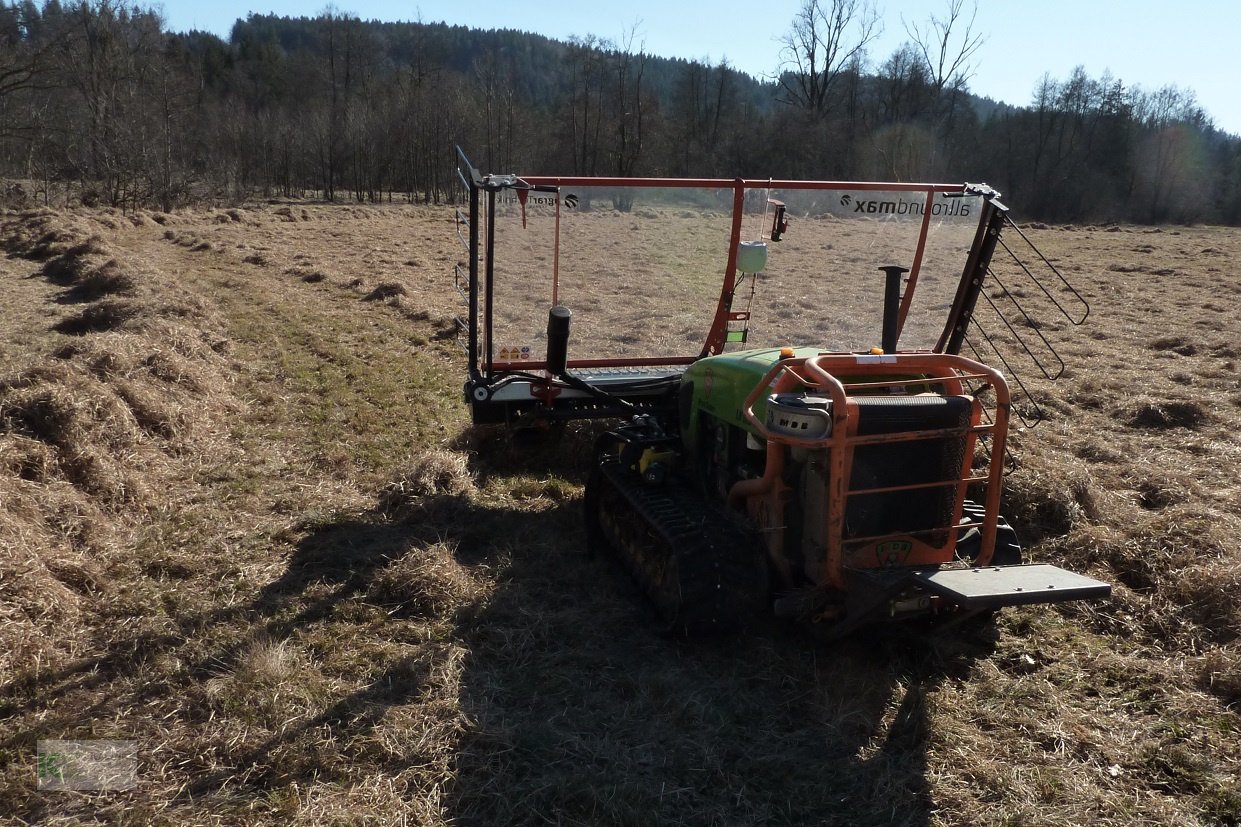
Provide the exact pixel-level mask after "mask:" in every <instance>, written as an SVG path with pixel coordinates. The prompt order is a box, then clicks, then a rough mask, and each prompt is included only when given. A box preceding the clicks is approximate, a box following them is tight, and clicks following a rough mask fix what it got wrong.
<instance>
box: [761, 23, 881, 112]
mask: <svg viewBox="0 0 1241 827" xmlns="http://www.w3.org/2000/svg"><path fill="white" fill-rule="evenodd" d="M882 32H883V26H882V24H881V23H880V22H879V13H878V11H877V10H876V9H875V6H874V4H873V3H872V2H870V0H803V2H802V5H801V9H799V10H798V12H797V15H796V16H795V17H794V18H793V27H792V29H791V30H790V31H789V32H788V33H787V34H786V35H784V37H783V39H782V43H783V49H781V60H782V63H781V66H780V69H781V71H780V78H779V81H780V87H781V89H782V90H783V91H784V94H785V95H786V96H787V97H786V102H788V103H792V104H794V105H796V106H798V107H800V108H802V109H806V110H808V111H811V112H814V113H817V114H826V113H827V112H828V111H830V109H831V107H832V103H833V101H832V91H833V90H834V88H835V86H836V83H837V81H838V80H839V78H840V77H841V75H842V74H844V73H845V72H847V71H848V70H849V68H850V67H853V66H857V65H860V63H861V61H862V58H863V57H864V55H865V52H866V46H867V45H868V44H869V43H870V42H871V41H873V40H874V39H875V38H877V37H878V36H879V35H880V34H882Z"/></svg>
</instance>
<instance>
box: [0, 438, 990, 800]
mask: <svg viewBox="0 0 1241 827" xmlns="http://www.w3.org/2000/svg"><path fill="white" fill-rule="evenodd" d="M554 450H557V451H560V450H564V451H566V452H567V454H568V455H569V456H571V457H577V455H578V448H577V447H576V446H574V445H572V444H570V445H569V446H568V447H567V448H563V449H561V448H557V449H554ZM527 459H528V457H527V458H525V459H523V458H521V457H520V456H519V455H518V459H517V460H516V462H515V463H510V462H508V461H507V460H500V461H494V460H493V461H492V462H491V463H490V464H488V465H487V466H486V467H483V466H481V465H476V468H475V472H476V473H477V474H478V475H479V476H480V477H481V478H486V477H489V476H491V477H499V478H504V477H507V476H509V475H511V474H513V473H515V472H514V469H515V468H516V469H519V470H520V469H525V468H526V467H527V465H526V460H527ZM574 462H576V459H575V460H574ZM572 464H573V463H570V465H572ZM543 467H546V466H543ZM575 475H576V472H575V471H572V470H571V471H568V472H566V475H565V478H566V479H569V480H575ZM496 488H497V489H499V488H501V486H497V487H496ZM489 490H494V489H486V488H484V489H481V490H478V491H474V492H472V493H467V494H464V495H460V496H436V497H429V498H425V499H423V500H421V501H419V502H417V503H414V504H413V505H412V506H411V507H410V508H408V509H407V510H405V511H404V512H402V513H400V514H394V513H392V512H391V511H390V510H385V509H386V508H388V506H386V505H381V506H377V507H376V508H375V509H374V510H373V511H371V512H366V513H361V514H353V515H347V516H343V517H338V518H331V519H327V520H323V521H320V522H318V523H317V524H315V525H313V526H308V527H307V529H308V530H307V531H306V533H305V534H304V536H302V537H301V539H300V540H299V541H298V542H297V544H296V547H295V548H294V551H293V553H292V554H291V555H290V557H289V559H288V562H287V566H286V567H285V570H284V571H283V572H282V573H281V574H280V575H279V576H278V577H276V578H275V579H273V580H271V581H270V582H269V583H267V584H266V585H265V586H263V587H262V588H261V589H260V590H259V591H258V592H257V593H256V594H255V595H254V596H253V597H252V599H250V600H248V601H245V602H244V603H241V604H239V605H237V606H235V607H228V608H219V609H214V610H211V611H207V612H201V613H187V614H184V615H174V616H173V617H172V618H171V620H172V621H173V622H174V623H175V629H174V630H172V631H168V632H164V633H160V634H155V633H150V634H137V635H133V636H131V637H128V638H124V637H122V638H120V639H118V640H117V642H116V645H115V648H114V649H113V650H112V651H111V652H109V653H108V654H107V655H105V656H102V657H99V658H94V659H90V660H84V661H80V662H78V663H76V664H74V665H73V666H72V667H71V668H67V669H64V670H60V671H58V672H52V673H40V674H38V675H27V676H25V678H24V681H25V683H24V684H23V688H22V690H21V691H20V692H19V693H16V696H14V697H16V699H15V700H12V701H9V702H7V703H6V704H5V705H4V706H2V707H0V714H4V715H6V716H7V715H13V714H17V713H21V712H23V711H25V712H27V713H28V712H30V711H31V710H34V709H40V710H47V711H48V714H47V715H46V716H44V717H41V719H40V725H39V729H40V730H41V731H40V732H39V733H34V732H28V733H23V734H21V735H18V736H13V737H11V738H9V739H7V740H5V741H0V748H9V749H13V748H15V747H19V746H20V747H21V748H23V749H24V748H25V746H27V745H29V746H30V747H31V748H32V749H33V741H34V739H35V738H36V737H72V730H73V728H74V726H75V725H76V726H78V727H81V726H82V725H83V724H82V722H84V721H86V722H89V721H90V720H92V719H94V720H108V719H116V718H118V717H121V716H122V713H121V712H120V710H122V709H124V710H136V709H143V708H144V707H146V706H147V705H154V706H158V705H159V704H161V703H163V704H164V705H165V706H167V704H168V703H169V700H168V699H169V698H170V697H172V696H176V695H177V693H181V694H182V695H183V696H184V697H185V699H186V700H185V701H184V703H183V708H180V709H178V710H177V712H176V714H178V715H180V716H182V718H183V719H184V721H183V724H184V726H185V728H186V729H188V730H189V732H190V733H191V734H190V736H189V737H188V738H187V737H183V738H182V739H181V740H180V741H179V743H181V744H182V747H183V748H188V746H189V745H190V744H193V743H194V739H196V738H197V739H198V740H199V741H201V742H202V744H203V745H204V746H203V747H202V749H203V751H204V753H212V754H211V755H204V756H201V757H200V756H194V755H190V756H174V757H175V758H176V759H178V760H179V762H180V764H181V766H183V767H184V770H183V771H184V773H185V775H186V778H185V779H184V783H183V784H181V785H180V786H179V789H178V790H177V792H176V793H175V797H174V800H173V801H172V802H170V804H171V805H172V806H174V807H176V808H181V811H182V812H183V813H184V814H185V815H186V816H187V820H198V817H197V816H192V812H198V813H199V814H200V815H204V816H205V814H207V813H213V814H215V815H214V816H213V817H216V816H223V817H227V814H229V813H232V814H235V815H238V817H240V815H239V814H241V813H247V812H249V813H253V812H265V811H269V810H272V809H277V810H278V809H279V807H280V806H281V805H279V804H278V802H279V801H281V800H284V799H287V798H288V797H289V796H292V797H293V798H294V799H296V797H297V795H298V793H296V791H297V790H306V789H311V788H313V789H320V790H321V789H325V788H334V789H345V790H348V789H350V788H351V787H353V786H355V785H358V786H361V785H362V782H363V780H365V779H376V778H393V777H401V778H405V779H407V781H406V783H408V784H409V785H410V790H409V792H408V794H407V795H408V796H409V797H416V796H426V795H430V794H431V793H430V792H429V791H430V790H431V789H432V788H434V789H437V790H441V791H442V793H439V794H438V798H437V802H438V804H437V806H438V808H439V809H440V810H441V811H442V813H443V815H444V817H445V818H447V819H450V820H452V821H453V822H454V823H460V824H467V825H471V824H479V825H483V824H535V823H549V822H551V823H606V824H634V825H639V824H641V825H646V824H656V823H666V824H676V823H685V824H806V823H827V824H832V823H839V824H926V823H929V821H930V813H931V812H932V809H933V804H934V802H933V801H932V800H931V796H930V792H929V787H928V784H927V778H926V772H927V768H926V752H927V738H928V732H929V728H930V718H931V715H932V711H931V710H930V709H929V706H928V700H927V699H928V697H929V696H930V695H931V694H932V693H933V692H934V691H935V690H936V688H937V687H938V686H939V685H940V683H941V682H942V681H943V680H944V678H945V677H947V676H954V675H964V674H965V673H966V672H967V671H968V669H969V665H970V663H972V662H973V660H974V659H976V658H978V657H985V656H986V655H987V654H988V652H989V651H990V645H989V643H988V642H987V641H983V642H980V643H977V644H962V643H960V642H959V641H955V640H952V641H940V640H927V639H923V638H919V637H917V636H913V635H911V634H910V633H909V632H908V630H905V631H896V630H892V631H887V632H883V633H876V634H872V635H869V636H867V637H857V638H853V639H850V640H848V641H845V642H842V643H838V644H834V645H833V646H831V647H825V646H823V645H821V644H816V643H814V642H811V641H810V640H808V638H807V636H806V635H805V634H804V633H802V632H800V631H799V630H797V629H796V628H792V627H785V626H780V625H778V624H776V623H774V622H771V623H768V624H766V625H761V626H760V627H759V628H756V629H753V630H751V631H749V632H748V633H746V634H744V635H741V636H739V637H735V638H730V639H726V640H696V641H693V640H691V641H683V640H668V639H665V638H663V637H661V636H660V635H659V626H658V624H657V623H656V622H655V620H654V618H653V616H652V612H651V610H650V608H649V606H648V605H647V604H646V603H645V602H644V600H643V598H642V597H641V596H640V593H639V592H638V590H637V589H636V587H634V586H633V585H632V584H631V583H630V581H629V580H628V578H627V577H626V576H625V575H624V574H623V573H621V572H620V570H619V567H618V566H616V565H614V564H613V563H612V562H610V561H609V560H607V559H606V558H605V559H598V558H589V557H587V556H586V555H585V554H584V553H583V548H584V543H585V537H584V532H583V530H582V526H581V524H582V519H581V509H580V501H579V500H578V499H577V498H576V497H575V496H572V495H566V494H565V488H564V486H562V485H545V486H542V487H540V485H539V484H533V485H527V486H526V487H525V488H524V491H525V493H524V494H523V495H521V496H519V497H517V498H511V497H506V498H496V497H493V496H491V495H489V493H488V491H489ZM504 490H506V491H507V490H508V489H507V488H504ZM445 549H448V550H450V552H449V554H450V555H451V556H453V557H454V558H455V564H458V565H460V566H462V567H464V568H465V569H467V570H471V571H476V572H479V573H484V574H485V576H486V578H487V580H488V581H489V582H490V583H492V584H493V585H492V588H491V589H490V590H489V592H488V594H487V596H486V597H485V599H483V600H480V601H478V602H476V603H472V604H469V605H467V604H466V603H467V602H468V601H467V602H461V605H459V606H457V607H456V608H455V609H452V610H450V611H444V610H440V611H439V612H438V614H433V615H431V614H428V612H427V611H425V610H419V609H418V608H417V607H415V608H414V609H410V608H409V607H407V606H406V607H402V606H394V605H389V604H385V603H384V602H383V601H380V600H378V599H377V598H376V594H378V591H377V590H376V589H375V586H376V583H377V582H378V581H379V580H380V579H381V578H388V579H391V575H392V572H394V571H398V572H403V571H404V570H405V569H404V568H398V567H404V566H407V565H411V564H413V563H417V562H418V561H419V559H420V558H423V557H427V556H428V555H430V554H431V553H432V552H433V551H436V550H438V551H439V552H443V550H445ZM423 609H425V607H423ZM411 612H412V614H411ZM420 624H421V625H420ZM427 624H431V625H430V626H428V625H427ZM428 630H429V631H428ZM415 632H416V634H415ZM407 638H408V639H411V640H412V639H414V638H417V640H418V642H417V643H416V645H415V644H412V643H411V644H410V645H407V646H404V647H389V648H378V647H376V648H373V649H371V648H368V646H369V644H368V641H371V640H385V641H386V640H387V639H394V640H405V639H407ZM290 640H295V641H299V642H300V644H299V645H303V647H309V648H311V649H313V648H315V647H324V646H330V645H336V646H337V647H345V648H347V647H350V646H352V647H356V648H357V649H358V650H359V654H358V655H357V657H360V656H361V653H363V652H364V653H365V654H366V656H367V657H370V658H371V659H372V660H371V661H370V662H368V663H367V664H366V665H365V666H363V667H358V666H356V665H353V664H350V665H349V666H345V665H342V664H344V663H346V662H350V658H351V654H352V653H350V652H348V651H323V652H322V655H321V657H322V658H323V660H324V661H325V662H326V663H327V665H328V667H329V668H330V669H331V670H333V671H337V672H340V673H342V674H343V675H344V679H343V680H342V681H340V682H339V683H337V684H335V685H327V686H325V687H320V690H318V691H319V692H320V694H317V695H313V698H314V700H313V702H307V703H306V705H305V714H300V715H296V716H277V717H280V718H281V720H279V721H272V722H267V723H265V724H264V723H263V722H262V720H261V716H260V718H259V720H260V725H255V726H254V727H253V728H252V729H251V730H248V731H249V732H250V734H248V735H245V736H244V737H242V738H241V739H240V740H239V741H236V742H233V741H230V742H228V743H222V742H223V741H224V736H219V737H216V736H215V735H213V733H212V731H211V729H212V727H213V726H224V725H227V724H229V716H232V717H233V718H235V719H244V718H245V716H246V715H247V714H248V713H247V711H246V710H232V711H230V710H227V709H225V710H222V711H221V710H220V709H217V708H215V707H213V706H212V701H211V700H210V699H206V700H204V695H205V690H204V687H206V686H208V685H209V684H210V682H211V681H212V680H213V679H220V678H221V676H225V677H227V676H230V675H235V674H237V673H238V671H239V670H240V669H241V668H242V664H243V663H244V661H245V658H246V657H247V653H248V652H252V651H253V650H254V648H255V646H256V645H258V644H262V645H265V646H268V647H269V648H278V647H279V645H280V644H281V643H282V642H284V641H290ZM307 641H309V642H307ZM332 641H337V643H336V644H332V643H331V642H332ZM454 651H455V652H459V653H463V654H462V655H461V656H460V657H459V658H457V659H456V660H453V659H452V658H451V657H450V655H451V653H452V652H454ZM165 656H167V657H172V658H177V659H180V660H181V661H183V665H182V666H181V667H180V668H179V669H177V670H174V671H167V670H163V671H161V670H159V669H154V668H152V665H153V664H158V663H160V662H161V659H163V658H164V657H165ZM148 669H151V670H152V671H153V673H154V674H156V675H157V676H158V679H156V680H149V679H146V678H145V677H144V671H145V670H148ZM320 671H321V670H315V672H314V674H315V675H318V674H319V672H320ZM446 671H448V672H452V673H453V674H452V675H451V676H450V678H449V679H445V677H444V673H445V672H446ZM290 678H293V679H296V678H298V674H297V673H296V672H292V673H290ZM341 683H344V684H350V683H352V684H353V685H355V686H356V687H357V688H356V689H354V690H352V691H348V690H346V691H341V690H340V689H337V688H335V687H336V686H339V685H340V684H341ZM269 688H270V690H271V692H272V693H273V694H276V693H278V692H281V691H284V690H286V689H287V690H288V691H290V692H293V693H294V695H296V694H297V692H298V691H300V689H301V688H299V687H296V686H289V687H284V686H281V685H279V684H277V685H273V686H271V687H269ZM263 691H264V686H261V685H256V686H253V687H250V688H249V689H248V690H247V692H248V694H244V695H243V696H242V701H244V702H248V703H253V704H254V705H255V706H256V707H259V708H261V707H262V705H263V704H264V703H265V701H266V699H265V697H264V696H263V694H262V693H263ZM306 692H308V693H309V692H310V690H309V689H307V690H306ZM436 693H439V694H438V695H436ZM445 693H448V694H445ZM118 696H120V697H118ZM307 697H311V695H309V694H308V695H307ZM73 698H90V699H92V701H91V702H90V703H89V704H85V705H83V704H76V703H69V702H68V701H70V700H72V699H73ZM62 699H63V701H64V702H58V701H62ZM435 703H439V704H441V706H440V707H435V708H438V709H440V710H441V712H442V710H443V708H444V707H443V705H444V704H447V705H448V706H449V707H451V712H450V713H443V714H442V715H440V717H439V718H437V717H436V715H437V714H439V713H435V712H434V711H433V707H434V704H435ZM217 706H218V703H217ZM70 707H72V708H71V709H70ZM204 707H208V708H212V709H214V710H215V711H214V712H210V713H208V712H207V711H206V709H204ZM427 710H432V711H430V712H428V711H427ZM216 714H219V715H221V716H222V717H221V719H220V721H219V722H218V724H216V725H213V724H211V723H210V721H211V719H212V717H214V715H216ZM256 714H257V713H256ZM401 715H405V716H406V723H405V724H404V725H402V727H397V726H396V725H395V724H393V723H392V719H393V716H398V717H399V716H401ZM445 715H446V716H447V718H449V719H451V720H449V721H447V723H446V722H445V719H444V717H445ZM283 717H287V718H288V719H287V720H283ZM243 731H246V730H244V728H243ZM428 733H429V734H428ZM135 737H141V736H140V735H135ZM385 743H386V744H389V746H378V745H382V744H385ZM164 757H165V758H167V757H168V756H167V755H165V756H164ZM409 779H412V780H409ZM325 785H326V787H325ZM273 802H277V803H273ZM56 806H57V804H56V802H54V801H51V800H49V799H48V798H47V797H42V798H36V797H27V798H26V799H25V800H24V801H23V802H21V806H20V809H19V812H21V813H23V815H24V817H26V818H28V819H38V818H41V817H44V816H47V815H48V814H50V813H52V812H60V811H59V810H55V811H54V810H50V809H49V808H55V807H56ZM369 815H378V813H370V814H369ZM383 815H384V817H388V816H391V817H392V818H394V819H396V818H397V816H398V814H397V813H384V814H383Z"/></svg>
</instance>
